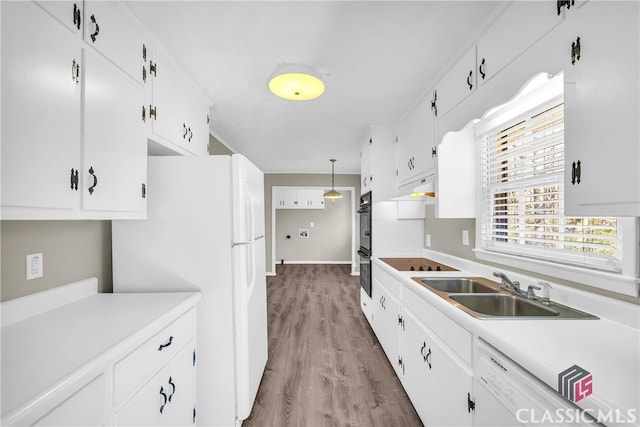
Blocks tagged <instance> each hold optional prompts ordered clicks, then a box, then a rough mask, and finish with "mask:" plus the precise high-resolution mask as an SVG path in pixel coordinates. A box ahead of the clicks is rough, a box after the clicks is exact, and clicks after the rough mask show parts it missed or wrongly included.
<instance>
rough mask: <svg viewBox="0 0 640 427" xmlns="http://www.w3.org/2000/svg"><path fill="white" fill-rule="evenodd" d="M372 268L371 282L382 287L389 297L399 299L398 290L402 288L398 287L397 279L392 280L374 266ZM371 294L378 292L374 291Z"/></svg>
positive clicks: (379, 268)
mask: <svg viewBox="0 0 640 427" xmlns="http://www.w3.org/2000/svg"><path fill="white" fill-rule="evenodd" d="M372 268H373V270H372V273H371V274H372V277H373V282H374V283H375V282H378V284H379V285H382V286H384V287H385V288H386V289H387V291H389V293H390V294H391V295H393V296H394V297H396V298H398V299H400V289H401V288H402V287H401V286H400V282H399V281H398V279H396V278H394V277H393V276H392V275H391V274H389V273H387V272H386V271H384V270H383V269H382V268H381V267H378V266H377V265H375V264H373V265H372ZM373 292H378V290H374V291H373ZM376 297H377V296H376V295H374V296H373V298H376Z"/></svg>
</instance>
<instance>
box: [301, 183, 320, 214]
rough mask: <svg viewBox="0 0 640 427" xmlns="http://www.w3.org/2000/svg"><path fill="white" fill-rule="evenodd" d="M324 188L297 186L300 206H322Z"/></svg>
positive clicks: (318, 207)
mask: <svg viewBox="0 0 640 427" xmlns="http://www.w3.org/2000/svg"><path fill="white" fill-rule="evenodd" d="M323 195H324V190H321V189H316V188H298V190H297V199H298V207H300V208H317V209H323V208H324V197H323Z"/></svg>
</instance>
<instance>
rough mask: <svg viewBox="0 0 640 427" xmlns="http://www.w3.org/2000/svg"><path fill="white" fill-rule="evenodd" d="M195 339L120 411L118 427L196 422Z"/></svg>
mask: <svg viewBox="0 0 640 427" xmlns="http://www.w3.org/2000/svg"><path fill="white" fill-rule="evenodd" d="M194 354H195V339H192V340H191V341H190V342H189V343H187V344H186V345H185V346H184V347H183V348H182V349H181V350H180V351H179V352H178V353H177V354H176V355H175V357H173V358H172V359H171V360H170V361H169V362H168V363H167V364H166V365H165V366H164V367H162V369H160V371H158V373H157V374H155V375H154V376H153V377H151V379H149V381H147V383H146V384H144V385H143V386H142V388H141V389H140V391H138V392H137V393H136V394H135V395H134V396H133V397H132V398H131V399H130V400H129V401H128V402H127V403H126V404H125V405H123V406H122V408H120V409H119V410H118V412H116V414H115V418H114V424H115V425H116V426H145V425H148V426H189V425H194V424H195V422H196V415H197V414H196V394H197V377H196V369H197V368H196V362H195V357H194Z"/></svg>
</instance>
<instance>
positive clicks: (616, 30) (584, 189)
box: [558, 1, 640, 216]
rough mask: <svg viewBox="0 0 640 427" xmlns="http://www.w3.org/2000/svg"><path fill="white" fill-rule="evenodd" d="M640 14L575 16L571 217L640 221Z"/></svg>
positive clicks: (568, 133)
mask: <svg viewBox="0 0 640 427" xmlns="http://www.w3.org/2000/svg"><path fill="white" fill-rule="evenodd" d="M639 8H640V5H639V3H638V2H606V3H602V2H593V1H592V2H589V3H587V4H586V5H584V6H583V7H581V8H579V9H576V10H574V9H571V11H570V12H571V13H569V12H568V13H567V26H568V29H567V31H566V32H564V34H566V38H564V39H563V40H559V41H558V42H559V43H560V44H561V45H563V46H564V47H565V49H566V52H567V55H566V62H565V68H566V69H568V72H567V73H565V179H564V182H565V213H566V214H567V215H570V216H573V215H575V216H578V215H582V216H640V168H638V164H639V163H640V144H639V143H638V141H640V124H639V123H640V122H639V121H638V115H639V114H640V83H639V82H640V80H639V79H638V75H639V73H640V66H639V63H640V46H639V43H640V33H639V25H638V15H639V14H640V11H639ZM602 22H607V25H602ZM572 46H573V50H574V51H575V50H576V46H579V47H578V48H577V49H578V51H576V52H575V55H574V56H575V60H573V61H572V60H571V58H570V55H569V52H571V50H572ZM572 62H573V63H572Z"/></svg>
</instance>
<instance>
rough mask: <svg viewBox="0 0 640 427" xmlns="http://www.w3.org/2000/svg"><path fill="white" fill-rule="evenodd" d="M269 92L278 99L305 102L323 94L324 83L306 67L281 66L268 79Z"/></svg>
mask: <svg viewBox="0 0 640 427" xmlns="http://www.w3.org/2000/svg"><path fill="white" fill-rule="evenodd" d="M269 90H270V91H271V92H273V94H274V95H276V96H279V97H280V98H284V99H289V100H292V101H307V100H309V99H314V98H317V97H319V96H320V95H322V94H323V93H324V83H323V82H322V80H321V79H320V73H319V72H317V71H316V70H314V69H313V68H312V67H310V66H308V65H302V64H282V65H280V66H279V67H278V69H277V70H276V72H275V73H273V75H272V76H271V78H270V79H269Z"/></svg>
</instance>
